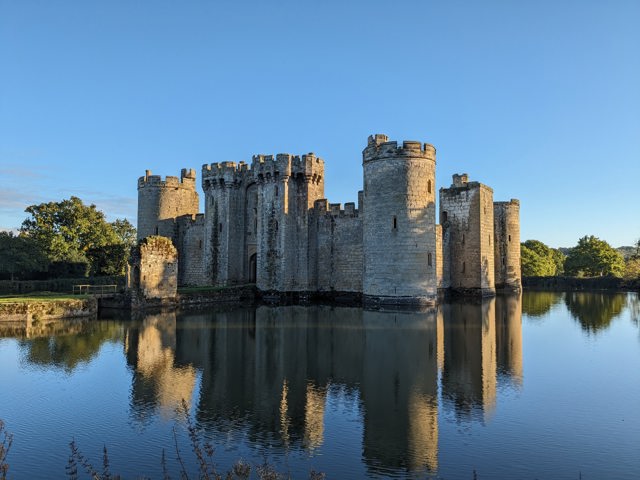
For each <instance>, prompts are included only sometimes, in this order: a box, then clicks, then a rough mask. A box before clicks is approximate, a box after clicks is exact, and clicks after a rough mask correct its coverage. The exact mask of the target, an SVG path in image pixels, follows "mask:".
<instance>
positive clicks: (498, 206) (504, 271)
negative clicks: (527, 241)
mask: <svg viewBox="0 0 640 480" xmlns="http://www.w3.org/2000/svg"><path fill="white" fill-rule="evenodd" d="M493 217H494V236H495V245H494V246H495V272H496V278H495V281H496V289H499V290H520V289H521V287H522V285H521V282H520V278H521V272H520V202H519V201H518V200H511V201H509V202H495V203H494V204H493Z"/></svg>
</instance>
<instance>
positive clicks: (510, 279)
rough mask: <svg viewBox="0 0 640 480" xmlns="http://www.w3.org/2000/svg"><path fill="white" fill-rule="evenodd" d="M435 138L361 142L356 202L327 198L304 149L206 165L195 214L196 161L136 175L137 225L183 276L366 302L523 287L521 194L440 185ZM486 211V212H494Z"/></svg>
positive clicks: (320, 164) (320, 169)
mask: <svg viewBox="0 0 640 480" xmlns="http://www.w3.org/2000/svg"><path fill="white" fill-rule="evenodd" d="M435 166H436V158H435V148H434V147H433V146H432V145H429V144H426V143H425V144H423V143H420V142H411V141H405V142H403V143H402V144H401V145H400V144H398V143H397V142H392V141H389V140H388V138H387V137H386V136H385V135H373V136H371V137H369V140H368V144H367V146H366V148H365V149H364V151H363V183H364V190H363V191H361V192H358V205H357V208H356V205H355V204H353V203H347V204H345V206H344V209H342V208H341V206H340V204H330V203H328V201H327V200H326V199H324V198H323V197H324V161H323V160H322V159H320V158H318V157H316V156H315V155H314V154H313V153H309V154H307V155H302V156H297V155H290V154H278V155H275V156H273V155H256V156H254V157H253V158H252V161H251V164H247V163H245V162H239V163H235V162H222V163H213V164H210V165H204V166H203V168H202V188H203V190H204V193H205V202H204V204H205V211H204V214H197V212H198V210H199V208H198V194H197V193H196V191H195V172H194V171H193V170H186V169H183V170H182V174H181V176H180V178H178V177H166V179H165V180H162V179H161V177H159V176H153V175H151V172H149V171H147V174H146V175H145V176H144V177H141V178H140V179H139V180H138V195H139V201H138V203H139V205H138V237H139V238H140V239H142V238H145V237H147V236H149V235H155V234H158V235H161V236H164V237H168V238H170V239H171V240H172V241H173V244H174V245H175V246H176V248H177V250H178V252H179V258H178V261H179V269H178V282H179V283H180V284H181V285H233V284H246V283H255V284H256V286H257V287H258V289H259V290H261V291H263V292H281V293H294V292H298V293H313V292H348V293H362V294H363V295H364V299H365V302H367V301H369V302H370V303H374V304H379V303H418V304H425V303H426V304H432V303H434V302H435V301H436V298H437V292H438V290H447V289H453V290H457V291H459V292H461V293H473V294H482V295H491V294H493V293H495V288H496V286H498V288H507V289H516V290H517V289H519V288H520V263H519V262H520V245H519V237H520V235H519V203H518V202H517V200H512V201H511V202H497V203H495V204H494V203H493V191H492V190H491V188H489V187H487V186H486V185H483V184H481V183H478V182H469V181H468V178H467V176H466V175H454V184H453V185H452V186H451V187H450V188H445V189H441V190H440V222H441V225H436V209H435V202H436V196H435V192H436V183H435V181H436V176H435ZM494 217H495V218H494Z"/></svg>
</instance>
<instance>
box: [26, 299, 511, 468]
mask: <svg viewBox="0 0 640 480" xmlns="http://www.w3.org/2000/svg"><path fill="white" fill-rule="evenodd" d="M69 328H72V329H76V328H79V330H72V331H71V332H70V333H69V334H63V335H57V336H49V337H44V338H42V339H34V340H28V341H27V340H24V341H23V342H22V346H23V348H24V350H25V358H26V359H27V361H29V362H34V363H38V364H43V365H44V364H47V365H56V366H60V365H62V366H64V367H65V368H74V366H75V365H77V364H78V362H81V361H87V359H89V358H91V356H92V355H94V354H95V352H97V351H98V349H99V348H100V345H101V344H102V343H103V342H104V341H107V340H110V341H113V340H117V341H120V342H122V344H123V346H124V353H125V356H126V362H127V365H128V366H129V368H130V370H131V377H132V379H131V382H132V386H131V397H130V412H131V416H132V417H133V419H134V420H135V422H137V423H139V424H141V425H145V424H147V423H148V422H149V421H150V420H152V419H153V418H154V417H155V416H156V415H160V416H161V417H163V418H172V417H173V415H174V412H175V410H176V408H177V407H178V406H179V405H180V403H181V401H182V399H184V400H186V401H187V402H188V403H189V405H193V406H194V407H195V410H194V411H195V412H196V413H195V415H196V421H197V423H198V426H199V427H202V428H204V430H205V431H206V432H207V434H208V435H209V436H211V437H213V438H217V439H223V440H222V441H228V442H231V443H233V442H236V443H237V442H240V441H242V442H245V441H246V442H248V444H249V445H250V446H251V447H252V448H254V449H255V450H256V452H257V453H258V454H260V452H265V451H268V452H269V454H274V453H275V454H277V453H278V452H282V453H284V452H287V451H292V450H295V451H301V452H306V454H308V455H313V454H316V453H322V452H323V451H324V450H323V449H325V448H331V446H330V445H327V439H326V435H327V428H326V425H327V423H326V415H327V411H328V405H329V404H330V400H331V397H332V395H334V396H335V395H336V394H337V392H340V394H341V395H346V397H348V398H351V399H352V400H353V402H354V405H355V408H357V409H358V411H359V418H360V422H361V428H362V440H361V441H362V448H361V452H362V461H363V463H364V464H365V465H366V468H367V469H368V472H369V474H371V475H373V476H377V475H396V474H397V473H398V472H414V473H416V472H417V473H420V472H435V471H437V469H438V448H439V425H438V419H439V415H440V414H442V413H444V414H446V415H448V416H451V417H453V418H455V419H456V421H458V422H476V421H479V422H486V421H487V420H488V419H489V418H490V417H491V414H492V412H493V411H494V410H495V409H496V408H497V405H496V403H497V400H496V398H497V393H496V392H497V390H498V388H499V387H500V386H502V385H505V386H509V387H516V388H519V387H520V386H521V385H522V382H523V373H522V371H523V365H522V303H521V298H520V297H519V296H515V297H498V298H495V299H488V300H485V301H482V302H478V303H475V304H470V303H452V304H444V305H442V306H440V307H438V308H437V309H435V308H434V309H432V310H429V311H427V312H420V313H406V312H380V311H364V310H362V309H359V308H332V307H321V306H315V307H302V306H287V307H264V306H263V307H258V308H244V309H233V310H227V311H225V310H216V311H209V312H196V313H193V312H190V313H180V314H178V315H176V313H174V312H171V313H159V314H151V315H147V316H145V317H144V318H141V319H133V320H128V321H101V322H97V323H96V322H93V323H91V324H88V325H86V324H85V325H83V326H82V328H80V327H77V326H70V327H69ZM440 393H441V395H442V401H439V396H440ZM333 434H334V435H335V433H333ZM325 453H326V452H325Z"/></svg>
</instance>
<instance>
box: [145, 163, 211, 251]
mask: <svg viewBox="0 0 640 480" xmlns="http://www.w3.org/2000/svg"><path fill="white" fill-rule="evenodd" d="M199 210H200V206H199V200H198V193H197V192H196V173H195V170H189V169H186V168H183V169H182V172H181V175H180V178H178V177H170V176H169V177H166V179H165V180H162V177H160V176H159V175H151V171H150V170H147V171H146V173H145V176H144V177H140V178H139V179H138V224H137V232H138V233H137V236H138V240H141V239H143V238H145V237H148V236H150V235H161V236H163V237H169V238H171V239H174V240H175V238H176V230H175V219H176V218H177V217H179V216H182V215H195V214H197V213H198V211H199Z"/></svg>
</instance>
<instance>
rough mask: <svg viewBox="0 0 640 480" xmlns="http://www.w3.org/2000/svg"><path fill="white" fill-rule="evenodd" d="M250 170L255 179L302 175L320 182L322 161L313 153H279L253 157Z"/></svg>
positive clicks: (322, 167)
mask: <svg viewBox="0 0 640 480" xmlns="http://www.w3.org/2000/svg"><path fill="white" fill-rule="evenodd" d="M251 170H252V171H253V175H254V178H256V179H262V180H264V179H267V180H269V179H276V178H287V177H291V176H297V175H303V176H304V177H305V178H309V179H310V180H312V181H320V180H321V179H322V177H323V176H324V160H322V159H321V158H319V157H316V155H315V154H314V153H313V152H310V153H307V154H306V155H302V156H300V155H291V154H290V153H279V154H277V155H276V156H275V159H274V156H273V155H254V156H253V158H252V164H251Z"/></svg>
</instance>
